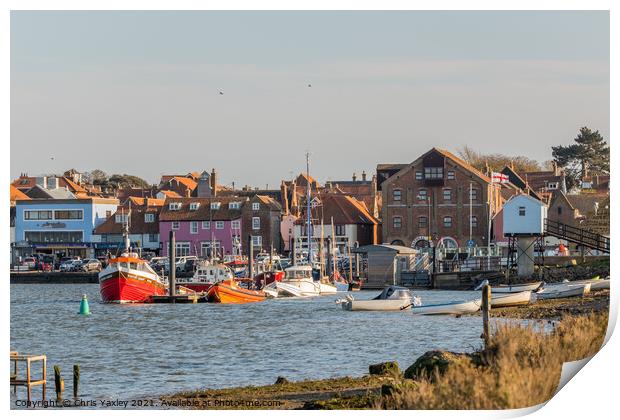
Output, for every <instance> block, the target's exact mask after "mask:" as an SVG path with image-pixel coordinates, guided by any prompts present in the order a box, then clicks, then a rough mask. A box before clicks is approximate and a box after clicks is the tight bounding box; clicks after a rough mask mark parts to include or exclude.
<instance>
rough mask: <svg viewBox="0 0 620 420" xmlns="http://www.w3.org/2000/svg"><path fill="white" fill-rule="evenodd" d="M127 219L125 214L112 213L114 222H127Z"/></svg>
mask: <svg viewBox="0 0 620 420" xmlns="http://www.w3.org/2000/svg"><path fill="white" fill-rule="evenodd" d="M127 220H129V218H128V216H127V214H118V213H117V214H115V215H114V221H115V222H116V223H125V222H127Z"/></svg>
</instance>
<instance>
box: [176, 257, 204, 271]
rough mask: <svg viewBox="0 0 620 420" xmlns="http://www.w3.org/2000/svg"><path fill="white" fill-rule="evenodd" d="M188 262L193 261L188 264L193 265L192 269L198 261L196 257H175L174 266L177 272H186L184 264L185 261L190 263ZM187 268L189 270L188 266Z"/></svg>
mask: <svg viewBox="0 0 620 420" xmlns="http://www.w3.org/2000/svg"><path fill="white" fill-rule="evenodd" d="M190 260H193V261H194V262H193V263H190V264H194V265H192V267H193V266H195V264H196V262H197V261H198V257H197V256H195V255H186V256H184V257H177V259H176V261H175V263H176V266H177V271H187V270H186V268H185V263H186V262H187V261H190ZM188 268H189V266H188Z"/></svg>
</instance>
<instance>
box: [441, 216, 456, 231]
mask: <svg viewBox="0 0 620 420" xmlns="http://www.w3.org/2000/svg"><path fill="white" fill-rule="evenodd" d="M453 225H454V219H453V218H452V216H444V217H443V227H445V228H451V227H452V226H453Z"/></svg>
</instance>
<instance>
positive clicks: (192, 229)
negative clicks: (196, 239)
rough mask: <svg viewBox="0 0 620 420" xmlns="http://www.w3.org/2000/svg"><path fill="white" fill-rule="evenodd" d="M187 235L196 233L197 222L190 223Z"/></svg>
mask: <svg viewBox="0 0 620 420" xmlns="http://www.w3.org/2000/svg"><path fill="white" fill-rule="evenodd" d="M189 233H192V234H196V233H198V222H190V224H189Z"/></svg>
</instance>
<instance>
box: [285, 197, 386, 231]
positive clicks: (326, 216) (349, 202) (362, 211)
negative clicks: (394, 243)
mask: <svg viewBox="0 0 620 420" xmlns="http://www.w3.org/2000/svg"><path fill="white" fill-rule="evenodd" d="M318 199H319V200H320V201H321V207H320V208H318V209H316V208H315V209H313V210H311V211H312V218H314V219H320V218H321V217H322V219H323V223H325V224H328V223H331V219H332V217H333V219H334V224H337V225H354V224H378V221H377V219H375V218H374V217H373V216H372V215H371V214H370V212H369V211H368V209H367V208H366V206H365V205H364V203H363V202H361V201H359V200H356V199H355V198H353V197H351V196H348V195H345V194H338V193H323V194H319V196H318ZM303 223H305V217H300V218H299V219H298V220H297V222H296V224H303Z"/></svg>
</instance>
